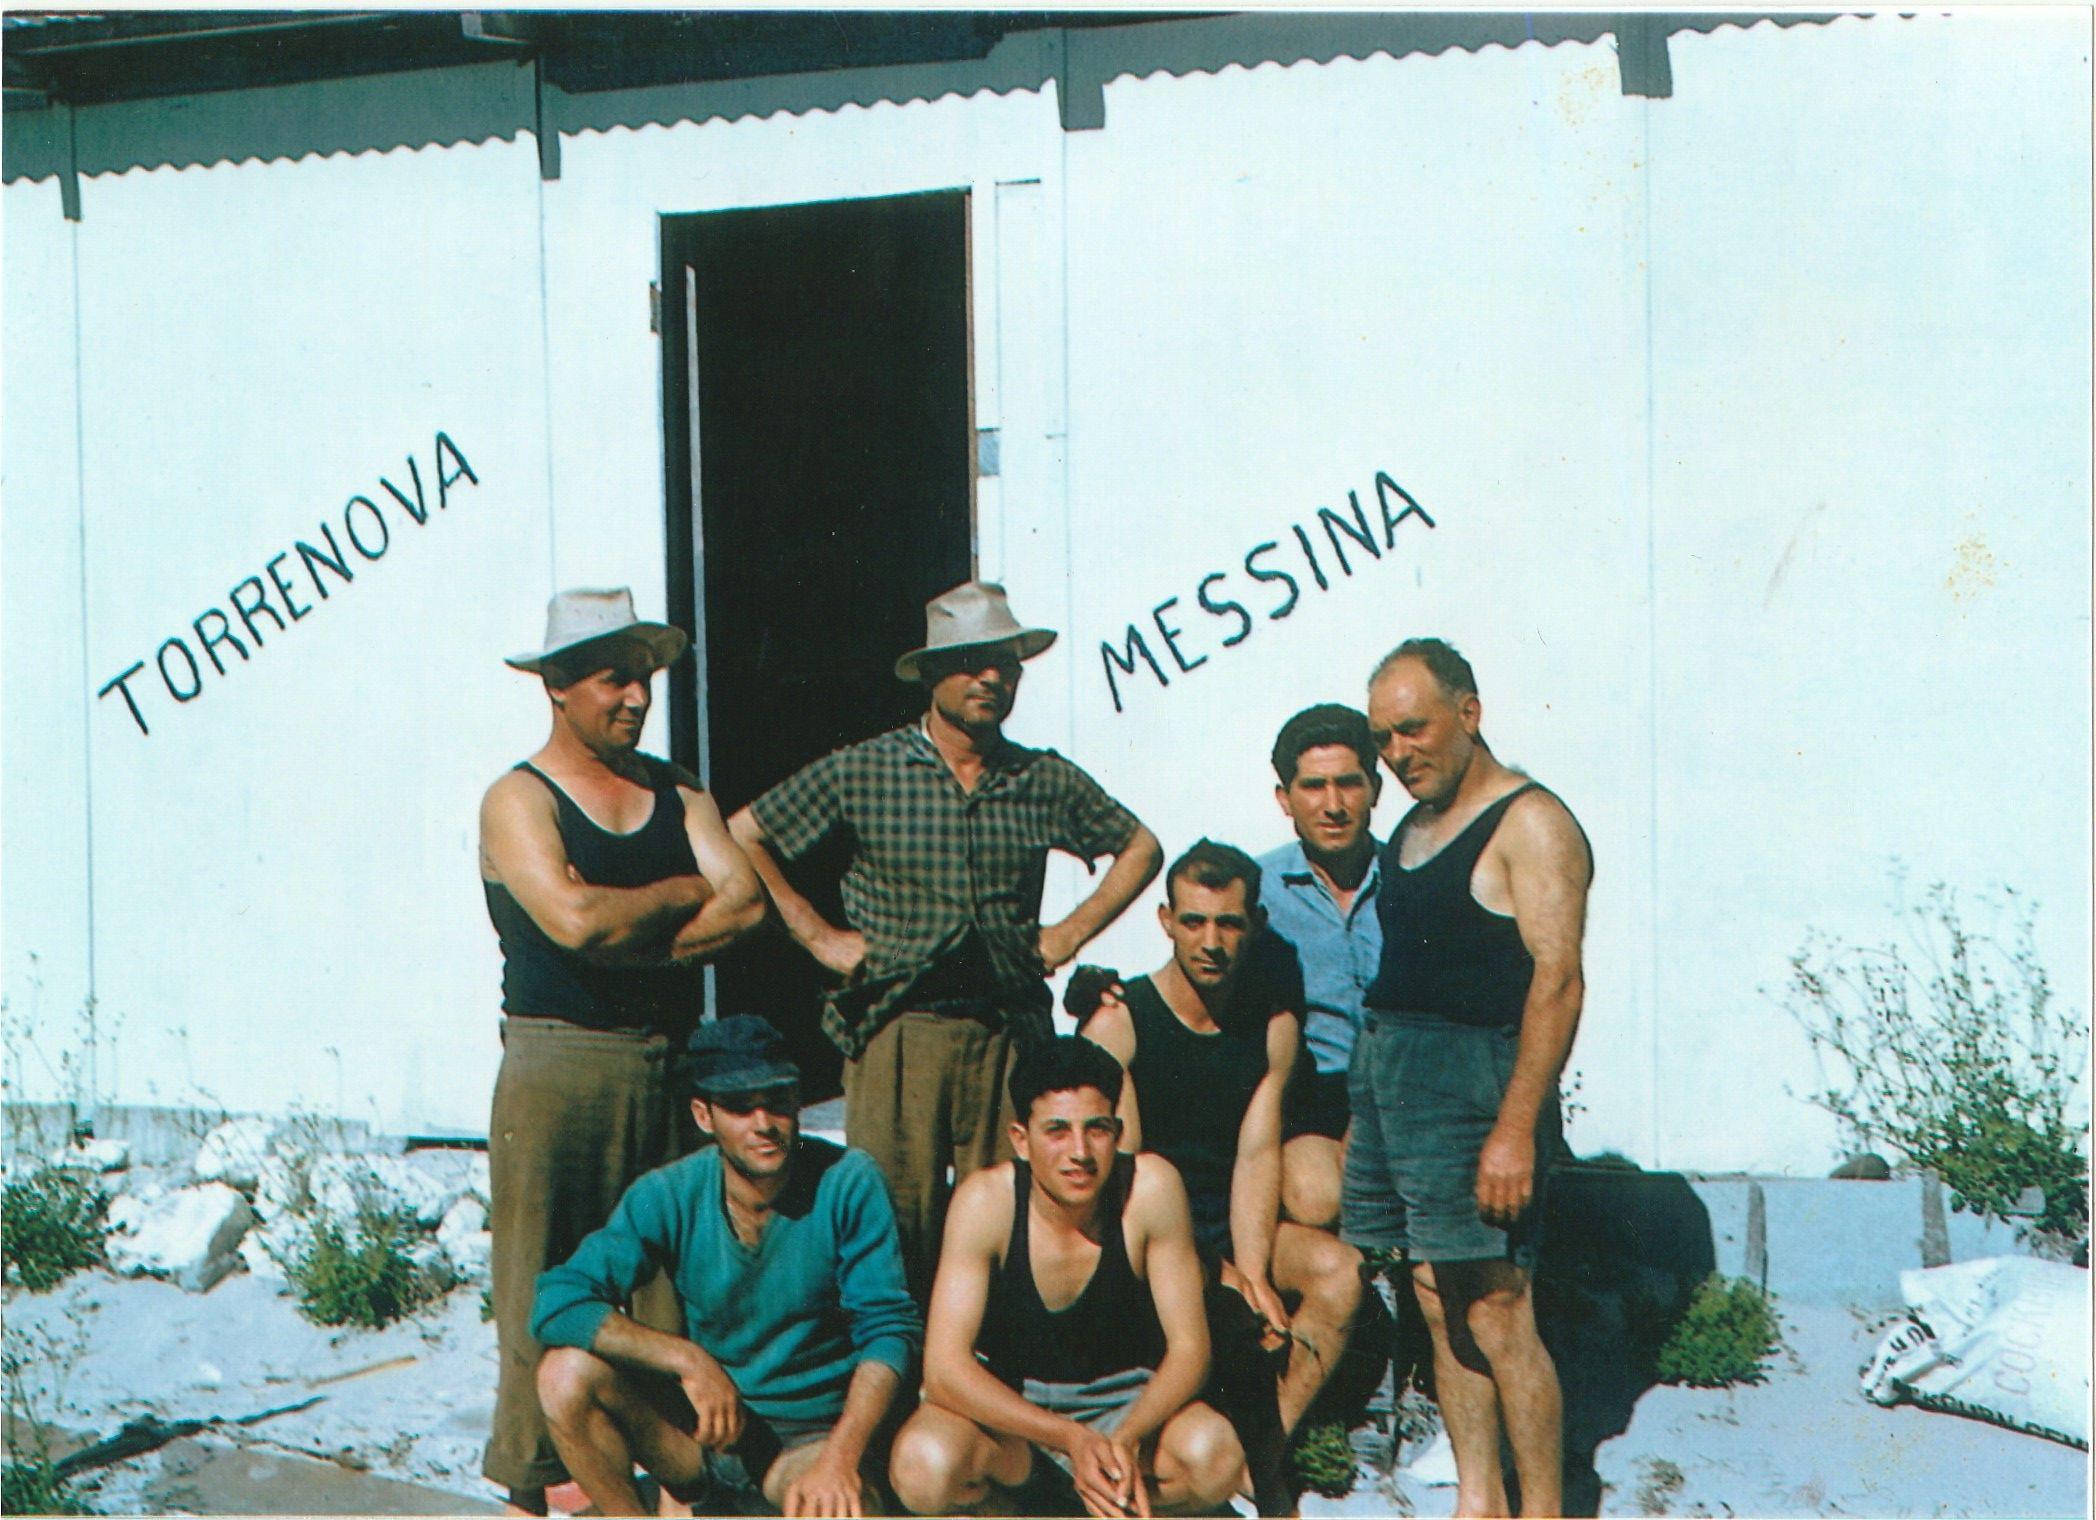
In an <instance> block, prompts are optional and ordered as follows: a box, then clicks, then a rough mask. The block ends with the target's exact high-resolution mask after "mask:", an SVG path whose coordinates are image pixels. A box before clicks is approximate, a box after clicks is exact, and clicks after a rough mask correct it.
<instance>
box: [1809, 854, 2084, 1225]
mask: <svg viewBox="0 0 2096 1520" xmlns="http://www.w3.org/2000/svg"><path fill="white" fill-rule="evenodd" d="M1994 906H1995V908H1996V916H1997V917H1998V918H2006V919H2007V920H2008V927H2007V928H2006V929H2005V930H2004V931H2003V932H2002V933H2001V934H1995V933H1992V932H1988V931H1986V930H1984V929H1974V928H1970V927H1968V926H1967V924H1966V921H1965V915H1964V911H1963V909H1962V908H1961V906H1960V904H1959V901H1958V897H1957V894H1956V893H1954V892H1952V891H1951V890H1950V889H1949V888H1948V887H1945V886H1943V885H1941V884H1938V885H1936V886H1933V887H1931V888H1930V889H1929V890H1928V891H1927V893H1925V894H1924V895H1923V898H1922V901H1921V903H1920V905H1919V906H1917V907H1914V908H1912V909H1910V910H1908V911H1907V912H1906V913H1905V914H1904V918H1905V920H1906V927H1907V932H1908V939H1909V944H1908V945H1907V946H1905V947H1902V946H1900V945H1898V944H1884V945H1875V946H1859V945H1850V944H1845V943H1842V942H1840V941H1837V940H1832V939H1828V938H1825V937H1823V936H1819V935H1813V936H1811V937H1809V938H1808V939H1807V940H1806V943H1805V947H1804V948H1803V949H1802V950H1800V951H1799V952H1798V953H1797V954H1796V955H1794V956H1792V957H1791V962H1790V966H1791V975H1790V982H1789V984H1788V986H1787V987H1786V989H1785V993H1784V996H1783V1003H1784V1006H1785V1007H1786V1008H1787V1009H1788V1011H1789V1012H1790V1014H1791V1016H1792V1017H1793V1018H1795V1019H1796V1020H1797V1021H1798V1023H1799V1024H1800V1025H1801V1026H1802V1027H1803V1028H1804V1031H1805V1034H1806V1037H1807V1038H1808V1039H1809V1040H1810V1041H1811V1042H1812V1046H1813V1049H1814V1051H1815V1052H1816V1053H1817V1054H1818V1055H1819V1056H1820V1057H1821V1058H1822V1061H1823V1063H1826V1065H1823V1068H1822V1069H1823V1070H1826V1069H1827V1066H1828V1065H1830V1066H1831V1067H1832V1068H1833V1069H1832V1070H1831V1071H1830V1072H1829V1073H1828V1074H1829V1075H1830V1076H1831V1077H1832V1080H1831V1081H1830V1082H1829V1083H1828V1085H1827V1086H1826V1087H1824V1088H1823V1089H1821V1090H1820V1091H1818V1092H1814V1093H1810V1094H1807V1096H1808V1097H1809V1098H1810V1099H1811V1101H1812V1102H1814V1103H1816V1104H1818V1105H1819V1106H1820V1107H1821V1108H1824V1109H1825V1110H1827V1112H1829V1113H1831V1114H1833V1115H1834V1116H1835V1118H1837V1119H1839V1120H1840V1121H1842V1123H1843V1125H1844V1126H1845V1127H1846V1128H1847V1129H1848V1130H1850V1131H1851V1132H1852V1134H1853V1136H1854V1138H1855V1139H1857V1140H1858V1141H1859V1142H1861V1144H1862V1146H1866V1147H1867V1146H1873V1145H1876V1144H1879V1143H1883V1144H1886V1145H1889V1146H1891V1147H1892V1148H1894V1149H1896V1150H1897V1151H1899V1152H1900V1153H1901V1154H1902V1155H1903V1156H1905V1157H1906V1159H1907V1160H1908V1161H1910V1162H1911V1163H1913V1164H1914V1165H1915V1166H1917V1167H1923V1168H1926V1169H1928V1170H1930V1171H1933V1172H1935V1173H1936V1175H1937V1176H1939V1177H1941V1178H1942V1179H1943V1182H1944V1185H1945V1186H1946V1187H1948V1188H1949V1189H1950V1190H1951V1192H1952V1194H1953V1195H1954V1197H1955V1199H1956V1201H1957V1203H1958V1204H1959V1205H1960V1206H1961V1207H1963V1208H1965V1209H1967V1210H1969V1211H1971V1212H1973V1213H1978V1214H1991V1215H1993V1216H1995V1217H1996V1218H2007V1217H2010V1216H2011V1215H2013V1214H2015V1213H2016V1212H2018V1207H2019V1200H2020V1199H2021V1198H2022V1196H2023V1194H2024V1192H2025V1191H2026V1190H2027V1189H2029V1188H2036V1189H2038V1190H2039V1192H2040V1193H2042V1194H2043V1196H2044V1205H2043V1208H2042V1210H2041V1212H2040V1213H2039V1215H2038V1217H2037V1219H2036V1221H2035V1223H2036V1225H2037V1227H2038V1228H2039V1229H2040V1230H2043V1231H2046V1232H2048V1233H2051V1234H2054V1235H2062V1236H2068V1237H2078V1236H2079V1235H2080V1234H2081V1233H2082V1232H2083V1231H2084V1230H2085V1229H2086V1228H2087V1226H2088V1223H2089V1167H2088V1163H2087V1161H2086V1160H2085V1159H2084V1155H2085V1146H2086V1144H2087V1140H2088V1133H2089V1125H2088V1120H2087V1118H2086V1117H2085V1116H2083V1110H2082V1107H2081V1105H2080V1103H2079V1096H2080V1095H2079V1087H2080V1083H2081V1073H2082V1063H2083V1061H2084V1059H2085V1055H2086V1050H2087V1040H2088V1028H2087V1026H2086V1024H2085V1023H2084V1022H2083V1021H2082V1020H2080V1019H2078V1018H2076V1017H2075V1016H2073V1015H2072V1014H2069V1013H2064V1012H2062V1011H2060V1010H2058V1009H2056V1008H2054V1007H2053V1005H2052V984H2051V981H2050V979H2049V978H2048V977H2047V976H2046V974H2045V968H2044V966H2043V964H2042V963H2041V962H2040V961H2039V959H2038V955H2037V948H2036V941H2035V936H2034V932H2033V927H2034V922H2035V916H2036V910H2035V909H2034V908H2033V907H2032V906H2031V905H2030V904H2028V903H2026V902H2025V901H2023V900H2022V899H2021V898H2020V897H2018V896H2017V895H2016V894H2015V893H2014V892H2013V891H2005V892H2004V894H2003V900H2002V901H2001V902H2000V903H1998V904H1995V905H1994Z"/></svg>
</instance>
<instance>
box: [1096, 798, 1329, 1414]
mask: <svg viewBox="0 0 2096 1520" xmlns="http://www.w3.org/2000/svg"><path fill="white" fill-rule="evenodd" d="M1157 916H1158V920H1159V922H1160V923H1162V924H1163V925H1164V932H1165V935H1166V937H1167V938H1168V939H1170V940H1171V942H1172V957H1171V959H1170V960H1168V961H1166V962H1165V963H1164V965H1163V966H1161V967H1159V968H1158V970H1157V971H1156V972H1155V973H1154V974H1152V975H1150V976H1139V977H1136V978H1135V979H1133V980H1132V981H1130V982H1129V983H1128V984H1127V985H1126V986H1125V987H1124V988H1123V989H1122V990H1121V991H1120V993H1119V995H1118V996H1110V997H1109V998H1107V1000H1106V1001H1104V1002H1102V1003H1101V1004H1100V1006H1099V1008H1098V1010H1097V1011H1096V1012H1095V1013H1093V1014H1092V1015H1091V1017H1090V1018H1089V1020H1088V1021H1086V1023H1085V1024H1084V1033H1085V1034H1086V1035H1087V1036H1088V1037H1089V1038H1091V1039H1093V1040H1096V1041H1097V1042H1098V1043H1099V1044H1100V1045H1102V1046H1104V1047H1105V1048H1106V1049H1107V1050H1109V1051H1111V1052H1112V1053H1113V1055H1114V1056H1115V1057H1116V1058H1117V1059H1118V1060H1120V1061H1121V1062H1122V1063H1123V1064H1124V1065H1125V1066H1126V1068H1127V1070H1128V1075H1129V1082H1128V1087H1127V1090H1126V1091H1125V1092H1124V1093H1123V1094H1122V1097H1121V1104H1120V1113H1121V1118H1122V1122H1123V1124H1124V1126H1125V1129H1126V1133H1125V1134H1124V1136H1123V1141H1122V1143H1123V1144H1124V1145H1126V1146H1128V1147H1129V1148H1130V1149H1134V1150H1149V1151H1155V1152H1157V1153H1158V1154H1159V1155H1162V1156H1163V1157H1164V1158H1165V1159H1166V1160H1168V1161H1170V1162H1171V1163H1172V1164H1173V1165H1174V1166H1176V1167H1177V1168H1178V1169H1179V1172H1180V1174H1181V1175H1182V1176H1183V1177H1184V1178H1185V1179H1186V1192H1187V1197H1188V1199H1189V1201H1190V1203H1191V1204H1192V1208H1193V1217H1194V1231H1195V1238H1196V1240H1197V1241H1198V1242H1199V1243H1200V1245H1201V1247H1202V1250H1203V1252H1204V1254H1205V1255H1206V1256H1207V1257H1208V1258H1209V1259H1210V1261H1211V1262H1212V1263H1214V1265H1215V1267H1216V1269H1217V1271H1218V1272H1219V1274H1220V1277H1221V1280H1222V1282H1223V1284H1224V1285H1225V1286H1227V1287H1231V1288H1235V1289H1236V1290H1237V1291H1238V1292H1239V1293H1241V1294H1243V1295H1244V1297H1245V1300H1246V1302H1247V1303H1249V1304H1250V1305H1251V1306H1252V1308H1253V1310H1254V1311H1256V1312H1257V1313H1258V1315H1259V1316H1260V1318H1261V1319H1263V1320H1264V1321H1265V1322H1266V1324H1267V1325H1268V1327H1270V1328H1271V1329H1272V1330H1273V1331H1276V1332H1292V1333H1291V1334H1289V1339H1290V1341H1291V1342H1292V1343H1293V1344H1292V1345H1291V1347H1290V1349H1289V1357H1288V1370H1287V1372H1286V1373H1285V1374H1284V1375H1283V1377H1282V1379H1281V1386H1280V1398H1279V1402H1280V1419H1281V1434H1282V1435H1283V1437H1286V1436H1289V1435H1292V1434H1293V1433H1294V1431H1295V1428H1296V1426H1297V1424H1298V1423H1299V1422H1300V1421H1301V1420H1302V1417H1303V1413H1304V1411H1305V1410H1307V1409H1308V1408H1309V1407H1310V1402H1311V1400H1312V1399H1314V1398H1315V1397H1316V1396H1317V1391H1318V1390H1319V1389H1320V1388H1322V1387H1323V1386H1324V1385H1325V1382H1326V1380H1327V1379H1328V1378H1330V1377H1331V1375H1332V1371H1333V1369H1334V1368H1335V1367H1337V1366H1338V1363H1339V1357H1340V1354H1341V1353H1342V1352H1343V1351H1345V1349H1346V1344H1347V1340H1348V1337H1349V1336H1350V1335H1351V1333H1352V1330H1353V1323H1354V1313H1355V1311H1356V1310H1357V1309H1358V1308H1359V1307H1360V1304H1361V1291H1362V1288H1361V1253H1360V1252H1358V1251H1356V1250H1355V1249H1354V1248H1353V1247H1351V1246H1349V1245H1347V1244H1345V1243H1344V1242H1342V1241H1341V1240H1340V1239H1339V1238H1338V1237H1337V1236H1335V1235H1333V1234H1331V1233H1330V1232H1329V1231H1325V1230H1316V1229H1311V1228H1309V1227H1307V1226H1305V1225H1300V1224H1297V1223H1295V1222H1294V1221H1292V1220H1287V1219H1283V1218H1282V1217H1281V1107H1282V1095H1283V1093H1284V1092H1285V1091H1286V1089H1287V1087H1288V1079H1289V1075H1290V1073H1291V1072H1293V1071H1294V1069H1295V1063H1296V1061H1297V1060H1298V1059H1299V1057H1300V1052H1301V1047H1302V1036H1301V1033H1300V1027H1301V1026H1300V1024H1299V1022H1298V1016H1297V1012H1296V1010H1298V1009H1299V1008H1301V1006H1302V980H1301V969H1300V966H1299V964H1297V963H1296V962H1295V961H1294V959H1293V954H1292V952H1290V954H1289V956H1288V957H1287V958H1286V959H1285V960H1268V959H1266V958H1264V957H1263V956H1255V955H1253V954H1249V953H1248V952H1252V951H1253V948H1254V945H1255V943H1257V942H1259V941H1260V935H1259V931H1260V929H1261V928H1262V927H1263V926H1264V924H1265V914H1264V913H1263V912H1262V910H1261V909H1260V907H1259V867H1258V866H1257V865H1256V864H1255V863H1254V862H1253V860H1252V858H1251V857H1250V856H1249V855H1247V854H1245V852H1244V851H1242V850H1240V849H1237V848H1235V847H1234V846H1231V845H1225V844H1217V843H1216V842H1215V841H1213V840H1209V839H1204V840H1202V841H1201V842H1200V843H1199V844H1196V845H1195V846H1194V847H1193V848H1192V849H1190V850H1188V851H1187V852H1186V853H1185V854H1184V855H1182V856H1180V857H1179V859H1178V860H1176V861H1174V862H1173V863H1172V868H1171V870H1170V871H1168V872H1167V873H1166V875H1165V901H1164V903H1163V904H1162V905H1161V906H1160V907H1159V908H1158V910H1157ZM1275 944H1276V942H1275V941H1273V940H1271V939H1268V940H1265V941H1264V942H1263V944H1262V946H1261V948H1262V949H1264V950H1272V949H1273V948H1274V947H1275ZM1255 960H1256V961H1257V964H1254V961H1255ZM1283 1295H1287V1296H1288V1297H1291V1298H1294V1299H1295V1300H1296V1308H1295V1310H1294V1312H1293V1314H1291V1313H1290V1311H1289V1310H1288V1309H1287V1307H1286V1306H1285V1304H1284V1302H1283Z"/></svg>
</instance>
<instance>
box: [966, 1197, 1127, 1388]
mask: <svg viewBox="0 0 2096 1520" xmlns="http://www.w3.org/2000/svg"><path fill="white" fill-rule="evenodd" d="M1134 1185H1135V1158H1134V1157H1133V1156H1128V1155H1116V1156H1115V1157H1114V1167H1113V1172H1112V1174H1111V1175H1110V1176H1109V1177H1108V1178H1107V1181H1106V1186H1105V1187H1103V1188H1101V1189H1100V1191H1099V1224H1100V1228H1099V1261H1098V1264H1097V1265H1096V1266H1094V1267H1093V1268H1092V1275H1091V1278H1090V1279H1089V1280H1088V1281H1087V1282H1086V1283H1085V1285H1084V1291H1083V1292H1082V1293H1079V1294H1078V1295H1077V1297H1076V1298H1075V1299H1073V1300H1072V1301H1071V1302H1070V1304H1069V1305H1068V1307H1066V1308H1062V1309H1050V1308H1049V1307H1048V1306H1047V1305H1046V1304H1044V1303H1043V1302H1041V1290H1040V1287H1039V1285H1037V1284H1036V1283H1035V1282H1034V1277H1033V1246H1032V1243H1031V1238H1030V1232H1029V1230H1028V1227H1027V1226H1028V1220H1029V1217H1030V1216H1029V1209H1028V1204H1029V1202H1030V1201H1031V1198H1032V1194H1033V1173H1032V1172H1031V1171H1030V1170H1029V1169H1028V1168H1027V1165H1026V1163H1025V1162H1023V1161H1014V1162H1013V1163H1012V1233H1011V1238H1010V1240H1009V1241H1008V1242H1007V1243H1006V1245H1005V1248H1004V1260H1003V1261H1002V1262H1000V1263H999V1264H998V1267H997V1271H996V1272H995V1273H994V1274H993V1275H992V1276H991V1278H990V1292H989V1298H988V1300H987V1302H986V1303H985V1304H984V1306H983V1327H982V1334H981V1337H980V1341H981V1350H982V1354H983V1360H984V1361H986V1362H987V1363H989V1367H990V1371H991V1372H992V1373H994V1374H995V1375H996V1376H997V1377H998V1378H1000V1379H1001V1380H1003V1381H1004V1382H1005V1383H1007V1384H1009V1385H1010V1386H1011V1387H1013V1388H1017V1387H1020V1386H1021V1384H1022V1383H1023V1382H1024V1380H1025V1379H1027V1378H1032V1379H1034V1380H1035V1381H1037V1382H1042V1383H1089V1382H1094V1381H1096V1380H1097V1379H1099V1378H1103V1377H1107V1376H1110V1375H1111V1374H1113V1373H1116V1372H1127V1371H1130V1370H1131V1369H1133V1368H1136V1367H1149V1368H1152V1369H1154V1368H1155V1367H1156V1366H1157V1364H1158V1363H1159V1362H1161V1361H1163V1360H1164V1327H1163V1326H1162V1325H1161V1324H1159V1323H1158V1319H1157V1304H1156V1301H1155V1300H1154V1299H1152V1298H1151V1296H1150V1285H1149V1284H1148V1283H1146V1282H1144V1281H1143V1280H1142V1279H1141V1278H1140V1277H1137V1276H1136V1275H1135V1268H1134V1267H1133V1266H1131V1265H1130V1264H1129V1261H1128V1240H1127V1226H1126V1225H1125V1224H1124V1223H1123V1222H1122V1218H1121V1216H1122V1214H1123V1213H1124V1212H1125V1211H1126V1209H1127V1207H1128V1194H1129V1190H1130V1189H1131V1188H1133V1187H1134Z"/></svg>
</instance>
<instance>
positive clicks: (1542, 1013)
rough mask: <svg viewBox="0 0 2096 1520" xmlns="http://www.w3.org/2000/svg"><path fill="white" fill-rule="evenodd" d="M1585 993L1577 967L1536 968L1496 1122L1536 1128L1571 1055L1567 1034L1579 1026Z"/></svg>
mask: <svg viewBox="0 0 2096 1520" xmlns="http://www.w3.org/2000/svg"><path fill="white" fill-rule="evenodd" d="M1585 996H1586V986H1585V983H1584V982H1583V980H1582V979H1581V977H1580V974H1579V970H1578V968H1577V967H1573V968H1570V969H1569V970H1551V971H1548V972H1547V973H1546V971H1545V969H1544V968H1542V967H1540V966H1539V967H1538V968H1537V969H1536V974H1535V977H1534V979H1533V980H1532V981H1531V982H1530V983H1529V989H1528V1002H1527V1004H1526V1005H1525V1006H1524V1008H1523V1009H1522V1013H1521V1039H1520V1043H1519V1045H1517V1046H1516V1048H1515V1052H1514V1071H1513V1075H1512V1076H1511V1077H1509V1078H1508V1080H1507V1090H1506V1095H1505V1097H1503V1098H1502V1099H1501V1100H1500V1104H1499V1122H1500V1124H1501V1125H1503V1126H1505V1127H1508V1128H1511V1129H1518V1130H1521V1131H1523V1132H1524V1133H1525V1132H1531V1131H1533V1130H1534V1129H1535V1127H1536V1121H1537V1119H1539V1118H1540V1117H1541V1116H1542V1112H1543V1105H1544V1104H1545V1103H1546V1102H1547V1101H1548V1100H1549V1098H1550V1096H1551V1094H1552V1093H1554V1092H1555V1091H1556V1090H1557V1082H1558V1077H1559V1076H1560V1075H1561V1074H1562V1073H1563V1071H1564V1069H1565V1061H1566V1059H1567V1058H1568V1057H1569V1056H1570V1055H1571V1054H1572V1037H1573V1035H1574V1034H1575V1033H1576V1032H1577V1031H1578V1029H1579V1014H1580V1008H1581V1005H1582V1003H1583V1002H1584V1001H1585Z"/></svg>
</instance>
